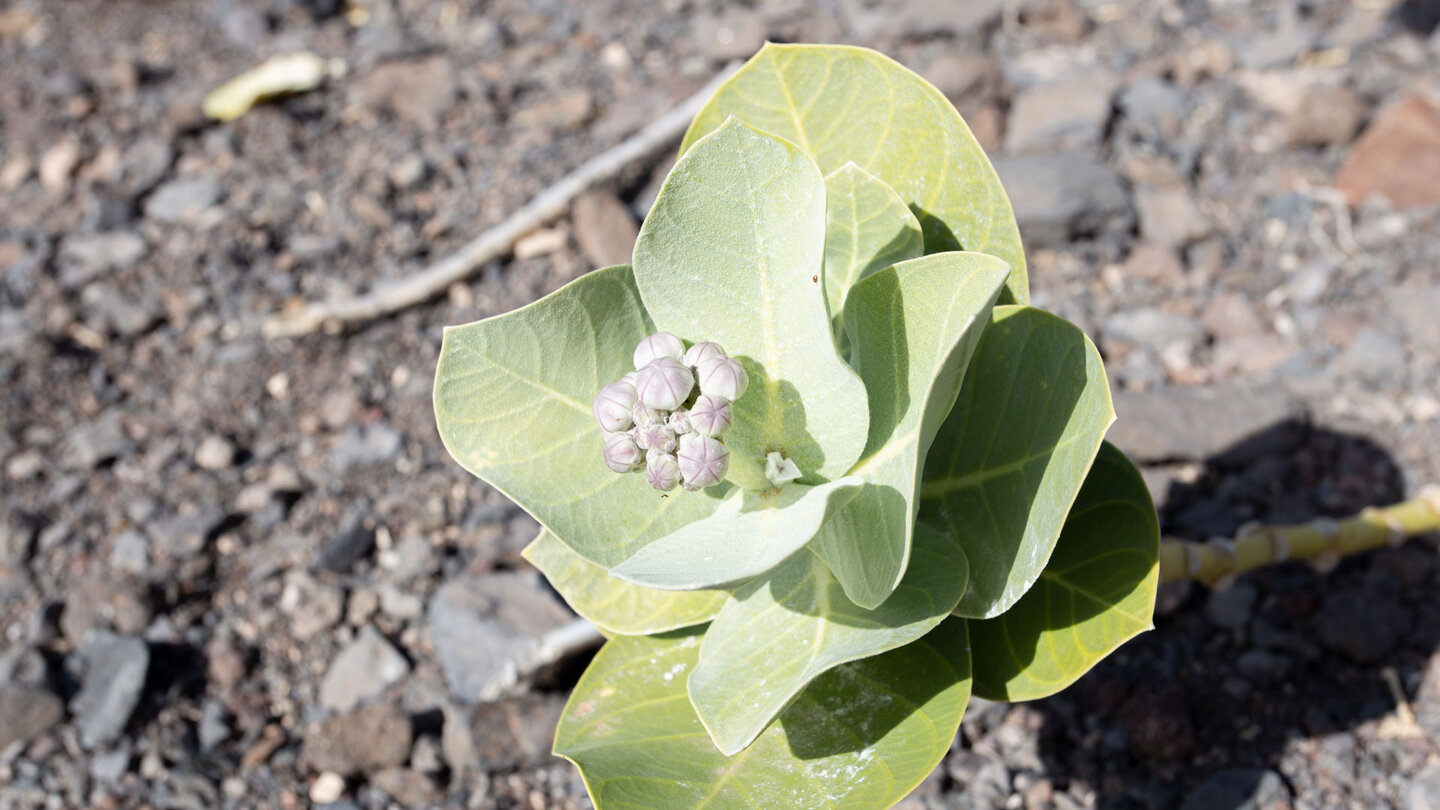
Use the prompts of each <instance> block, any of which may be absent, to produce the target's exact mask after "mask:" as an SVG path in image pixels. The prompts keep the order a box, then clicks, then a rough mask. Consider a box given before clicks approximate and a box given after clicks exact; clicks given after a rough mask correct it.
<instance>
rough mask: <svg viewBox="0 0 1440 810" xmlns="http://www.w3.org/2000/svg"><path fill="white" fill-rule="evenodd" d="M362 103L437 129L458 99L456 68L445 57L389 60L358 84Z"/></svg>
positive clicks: (425, 126) (420, 125)
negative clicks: (443, 116)
mask: <svg viewBox="0 0 1440 810" xmlns="http://www.w3.org/2000/svg"><path fill="white" fill-rule="evenodd" d="M356 93H357V98H358V101H359V102H360V104H362V105H364V106H366V107H369V108H370V109H372V110H380V111H384V112H389V113H391V114H394V115H396V116H399V117H400V118H403V119H405V120H407V121H410V122H411V123H414V124H416V125H417V126H419V127H421V128H422V129H426V130H431V129H434V128H435V127H436V126H437V125H438V124H439V123H440V116H441V115H443V114H444V112H445V110H446V109H447V108H448V107H449V106H450V105H451V103H453V102H454V100H455V70H454V68H452V67H451V66H450V60H448V59H446V58H445V57H443V56H432V57H430V58H428V59H421V60H418V61H406V62H390V63H387V64H384V65H380V66H379V67H377V68H375V69H374V70H373V71H371V72H370V75H369V76H366V77H365V78H364V79H363V80H361V81H360V83H359V84H358V85H357V87H356Z"/></svg>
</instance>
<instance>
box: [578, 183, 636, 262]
mask: <svg viewBox="0 0 1440 810" xmlns="http://www.w3.org/2000/svg"><path fill="white" fill-rule="evenodd" d="M571 216H572V218H573V219H574V224H575V241H576V242H578V243H580V252H581V253H584V254H585V258H587V259H589V260H590V263H591V264H593V265H594V266H596V267H609V266H610V265H612V264H629V263H630V253H631V251H632V250H633V249H634V247H635V237H636V236H637V235H638V234H639V233H640V230H639V228H638V227H637V226H636V225H635V218H634V217H633V216H631V215H630V209H629V208H626V207H625V203H622V202H620V199H619V198H618V197H616V196H615V195H614V194H611V193H610V192H608V191H592V192H589V193H588V194H585V195H583V196H581V197H580V199H578V200H576V201H575V209H574V211H573V212H572V213H571Z"/></svg>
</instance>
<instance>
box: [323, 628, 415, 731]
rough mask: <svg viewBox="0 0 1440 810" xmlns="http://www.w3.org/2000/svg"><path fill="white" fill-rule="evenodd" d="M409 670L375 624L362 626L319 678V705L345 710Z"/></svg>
mask: <svg viewBox="0 0 1440 810" xmlns="http://www.w3.org/2000/svg"><path fill="white" fill-rule="evenodd" d="M409 673H410V662H408V661H406V660H405V656H403V655H401V654H400V653H399V651H397V650H396V649H395V648H394V647H393V646H391V644H390V642H389V641H386V640H385V637H384V636H382V635H380V634H379V633H378V632H376V630H375V628H373V627H366V628H364V629H363V630H361V631H360V634H359V635H358V636H356V637H355V640H354V641H351V642H350V643H349V644H348V645H346V647H345V648H344V649H343V650H341V651H340V653H339V655H336V656H335V660H334V661H332V662H330V668H329V669H328V670H326V672H325V678H324V680H322V681H321V682H320V705H322V706H324V707H325V708H327V709H334V710H336V711H341V712H348V711H350V710H351V709H353V708H355V707H356V706H358V705H360V704H361V703H362V702H364V701H366V700H368V699H370V698H372V697H375V696H376V695H378V694H380V693H381V692H383V691H385V689H386V688H387V687H388V686H390V685H391V684H393V683H395V682H397V681H399V680H400V679H401V678H404V677H405V676H406V675H408V674H409Z"/></svg>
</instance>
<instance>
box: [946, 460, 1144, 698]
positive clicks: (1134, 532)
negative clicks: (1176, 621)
mask: <svg viewBox="0 0 1440 810" xmlns="http://www.w3.org/2000/svg"><path fill="white" fill-rule="evenodd" d="M1159 556H1160V526H1159V524H1158V523H1157V521H1156V518H1155V507H1154V505H1153V504H1152V503H1151V502H1150V491H1149V489H1147V488H1146V486H1145V481H1144V479H1142V478H1141V477H1140V471H1139V470H1137V469H1135V465H1134V464H1131V463H1130V460H1129V459H1127V458H1125V454H1124V453H1122V452H1120V451H1119V450H1117V449H1115V447H1114V446H1113V445H1111V444H1109V443H1108V442H1107V443H1106V444H1105V445H1104V446H1103V447H1102V448H1101V449H1100V455H1098V456H1096V458H1095V464H1094V466H1093V467H1091V468H1090V475H1089V476H1088V477H1087V478H1086V479H1085V486H1084V487H1082V488H1081V489H1080V497H1078V498H1076V499H1075V506H1074V507H1073V508H1071V510H1070V515H1069V517H1067V518H1066V519H1065V529H1064V530H1063V531H1062V532H1061V533H1060V542H1059V543H1058V544H1056V546H1055V553H1054V554H1053V555H1052V556H1051V557H1050V564H1049V565H1047V566H1045V570H1044V572H1042V573H1041V574H1040V581H1039V582H1037V583H1035V587H1033V588H1031V589H1030V591H1029V593H1027V594H1025V596H1023V597H1021V599H1020V601H1019V602H1016V603H1015V606H1014V607H1012V608H1010V609H1009V610H1007V611H1005V613H1004V614H1002V615H1000V616H997V617H996V618H993V619H985V620H971V622H970V637H971V646H972V649H973V650H974V652H975V691H976V693H977V694H980V695H983V696H984V697H987V698H991V699H993V700H1009V701H1017V700H1035V699H1037V698H1042V697H1046V696H1048V695H1053V694H1055V693H1056V692H1059V691H1060V690H1061V689H1064V688H1065V687H1067V686H1069V685H1070V684H1072V683H1074V682H1075V680H1076V679H1077V678H1079V677H1080V676H1081V675H1084V674H1085V673H1086V672H1089V671H1090V668H1091V667H1093V666H1095V664H1096V663H1098V662H1099V661H1100V659H1102V658H1104V657H1105V656H1107V655H1109V654H1110V653H1112V652H1114V651H1115V650H1116V649H1117V648H1119V646H1120V645H1121V644H1124V643H1125V642H1126V641H1128V640H1130V639H1131V638H1133V637H1134V636H1135V635H1136V634H1138V633H1142V632H1144V631H1146V630H1149V629H1151V628H1152V627H1153V626H1154V624H1153V622H1152V620H1151V617H1152V616H1153V615H1154V612H1155V588H1156V585H1157V583H1158V582H1159V577H1160V573H1159V572H1160V567H1159Z"/></svg>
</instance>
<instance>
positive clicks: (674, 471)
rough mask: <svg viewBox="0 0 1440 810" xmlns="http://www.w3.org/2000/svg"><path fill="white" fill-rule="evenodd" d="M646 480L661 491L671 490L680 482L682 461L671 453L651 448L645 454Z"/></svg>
mask: <svg viewBox="0 0 1440 810" xmlns="http://www.w3.org/2000/svg"><path fill="white" fill-rule="evenodd" d="M645 480H646V481H649V482H650V486H652V487H654V488H656V489H658V490H660V491H661V492H669V491H670V490H672V489H674V488H675V485H676V484H678V483H680V462H679V461H678V460H676V458H675V456H673V455H671V454H670V453H659V452H656V451H654V450H651V451H650V452H648V453H646V454H645Z"/></svg>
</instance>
